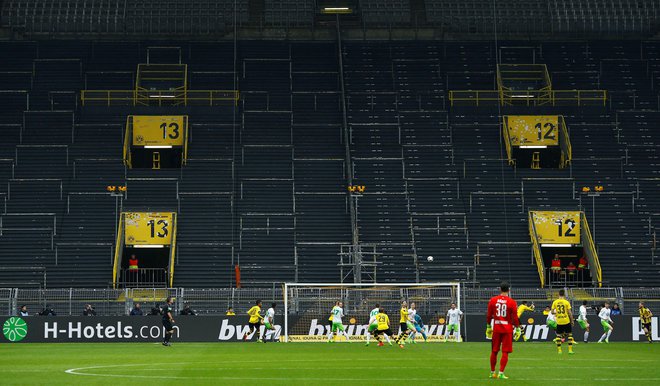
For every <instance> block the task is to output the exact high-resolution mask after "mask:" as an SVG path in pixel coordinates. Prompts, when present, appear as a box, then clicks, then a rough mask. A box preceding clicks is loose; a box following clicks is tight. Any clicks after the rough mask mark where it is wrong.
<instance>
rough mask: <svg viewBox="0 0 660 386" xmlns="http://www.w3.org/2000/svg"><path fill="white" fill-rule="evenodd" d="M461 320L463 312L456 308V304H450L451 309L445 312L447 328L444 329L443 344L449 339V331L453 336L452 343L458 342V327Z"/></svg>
mask: <svg viewBox="0 0 660 386" xmlns="http://www.w3.org/2000/svg"><path fill="white" fill-rule="evenodd" d="M462 320H463V311H461V310H459V309H458V308H456V303H452V304H451V308H450V309H449V311H447V328H446V329H445V342H446V341H447V339H448V338H449V333H450V331H451V332H452V333H453V334H454V341H455V342H458V341H459V340H460V335H459V332H458V331H459V326H460V324H461V321H462Z"/></svg>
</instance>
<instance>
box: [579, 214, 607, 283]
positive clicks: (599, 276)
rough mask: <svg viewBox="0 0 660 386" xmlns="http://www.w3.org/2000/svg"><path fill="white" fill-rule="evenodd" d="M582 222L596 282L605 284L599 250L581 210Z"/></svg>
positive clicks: (588, 255)
mask: <svg viewBox="0 0 660 386" xmlns="http://www.w3.org/2000/svg"><path fill="white" fill-rule="evenodd" d="M580 217H581V218H580V224H582V229H583V231H582V233H583V234H584V236H585V237H586V238H587V258H588V259H589V265H590V266H591V270H592V274H593V273H595V275H593V276H594V284H595V285H597V286H598V287H602V286H603V270H602V269H601V267H600V259H598V250H597V249H596V245H595V244H594V239H593V237H592V236H591V230H590V229H589V222H588V221H587V218H586V216H585V214H584V212H580Z"/></svg>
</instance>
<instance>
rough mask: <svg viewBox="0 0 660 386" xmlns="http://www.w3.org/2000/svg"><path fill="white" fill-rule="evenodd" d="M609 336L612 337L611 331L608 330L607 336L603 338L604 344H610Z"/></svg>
mask: <svg viewBox="0 0 660 386" xmlns="http://www.w3.org/2000/svg"><path fill="white" fill-rule="evenodd" d="M610 335H612V330H609V331H608V332H607V336H606V337H605V343H610Z"/></svg>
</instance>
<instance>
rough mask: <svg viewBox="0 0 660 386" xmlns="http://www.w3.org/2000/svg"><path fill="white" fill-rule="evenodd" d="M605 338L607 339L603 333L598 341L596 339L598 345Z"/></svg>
mask: <svg viewBox="0 0 660 386" xmlns="http://www.w3.org/2000/svg"><path fill="white" fill-rule="evenodd" d="M605 338H607V333H604V334H603V335H601V336H600V339H598V343H603V341H604V340H605Z"/></svg>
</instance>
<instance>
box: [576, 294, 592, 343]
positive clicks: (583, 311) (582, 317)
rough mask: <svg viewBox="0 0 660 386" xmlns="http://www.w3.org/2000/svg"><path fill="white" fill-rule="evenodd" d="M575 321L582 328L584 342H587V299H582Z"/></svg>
mask: <svg viewBox="0 0 660 386" xmlns="http://www.w3.org/2000/svg"><path fill="white" fill-rule="evenodd" d="M577 322H578V324H579V325H580V328H581V329H583V330H584V343H588V342H589V321H588V320H587V301H586V300H583V301H582V305H581V306H580V314H579V315H578V318H577Z"/></svg>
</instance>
